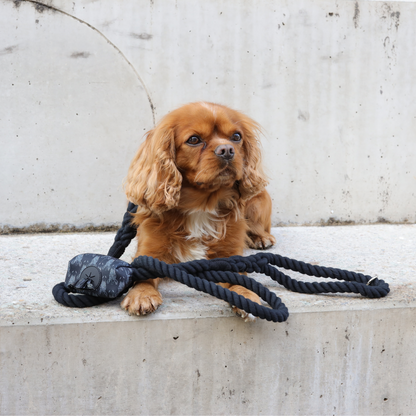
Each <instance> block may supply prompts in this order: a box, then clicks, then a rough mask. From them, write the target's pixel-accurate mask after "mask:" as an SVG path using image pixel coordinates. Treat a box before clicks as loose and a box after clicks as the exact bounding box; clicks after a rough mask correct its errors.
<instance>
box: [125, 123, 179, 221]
mask: <svg viewBox="0 0 416 416" xmlns="http://www.w3.org/2000/svg"><path fill="white" fill-rule="evenodd" d="M175 157H176V150H175V133H174V130H173V129H172V128H169V127H168V126H166V125H163V124H161V125H159V126H157V127H156V128H155V129H153V130H151V131H149V132H148V133H147V137H146V140H145V141H144V143H143V144H142V145H141V146H140V148H139V150H138V152H137V154H136V156H135V157H134V159H133V161H132V162H131V164H130V168H129V171H128V174H127V178H126V181H125V184H124V187H125V192H126V195H127V198H128V199H129V201H131V202H133V203H135V204H137V205H139V206H141V207H143V208H147V209H148V210H150V211H152V212H154V213H155V214H161V213H162V212H164V211H167V210H169V209H172V208H174V207H176V206H177V205H178V203H179V197H180V190H181V185H182V175H181V174H180V173H179V171H178V169H177V167H176V163H175Z"/></svg>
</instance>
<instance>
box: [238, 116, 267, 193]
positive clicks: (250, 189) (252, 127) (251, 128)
mask: <svg viewBox="0 0 416 416" xmlns="http://www.w3.org/2000/svg"><path fill="white" fill-rule="evenodd" d="M238 124H240V125H241V127H242V129H243V134H244V140H243V146H244V153H245V159H246V162H245V166H244V174H243V177H242V179H241V180H240V184H239V190H240V194H241V197H242V199H243V200H246V201H247V200H249V199H251V198H252V197H253V196H255V195H257V194H258V193H260V192H261V191H263V190H264V188H265V187H266V185H267V179H266V176H265V174H264V172H263V167H262V164H261V148H260V141H259V139H258V137H257V136H258V135H259V134H260V126H259V125H258V124H257V123H256V122H255V121H254V120H252V119H250V118H249V117H246V116H243V117H242V118H241V119H240V120H239V123H238Z"/></svg>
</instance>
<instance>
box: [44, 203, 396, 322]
mask: <svg viewBox="0 0 416 416" xmlns="http://www.w3.org/2000/svg"><path fill="white" fill-rule="evenodd" d="M136 209H137V206H135V205H134V204H131V203H130V204H129V207H128V211H127V212H126V214H125V215H124V219H123V224H122V227H121V228H120V230H119V231H118V232H117V234H116V237H115V242H114V244H113V246H112V247H111V248H110V251H109V255H108V256H102V255H97V254H81V255H79V256H76V257H75V258H74V259H72V260H71V261H70V263H69V267H68V273H67V279H66V281H65V283H59V284H57V285H56V286H55V287H54V288H53V290H52V293H53V295H54V297H55V299H56V300H57V301H58V302H59V303H61V304H63V305H66V306H70V307H77V308H83V307H89V306H95V305H99V304H101V303H104V302H108V301H109V300H111V299H113V298H116V297H118V296H121V295H122V294H123V293H125V292H126V291H127V290H128V289H129V288H130V287H131V286H132V285H133V284H134V282H136V281H140V280H147V279H154V278H156V277H161V276H164V277H170V278H171V279H173V280H176V281H178V282H181V283H183V284H185V285H187V286H189V287H191V288H194V289H196V290H199V291H202V292H204V293H208V294H210V295H212V296H215V297H217V298H218V299H222V300H224V301H226V302H228V303H230V304H232V305H235V306H236V307H237V308H239V309H243V310H244V311H246V312H247V313H251V314H252V315H254V316H257V317H259V318H262V319H266V320H268V321H273V322H283V321H285V320H286V319H287V318H288V316H289V312H288V310H287V308H286V306H285V305H284V304H283V303H282V301H281V299H280V298H278V297H277V296H276V295H275V294H274V293H273V292H271V291H270V290H269V289H267V288H266V287H264V286H263V285H261V284H260V283H259V282H257V281H256V280H254V279H252V278H250V277H248V276H245V275H241V274H239V273H241V272H246V273H253V272H256V273H263V274H266V275H268V276H269V277H271V278H272V279H273V280H275V281H276V282H278V283H279V284H281V285H282V286H284V287H285V288H287V289H289V290H291V291H294V292H299V293H308V294H315V293H357V294H358V293H359V294H361V295H362V296H365V297H369V298H380V297H384V296H386V295H387V294H388V293H389V291H390V289H389V285H388V284H387V283H386V282H384V281H383V280H381V279H377V278H372V277H370V276H366V275H363V274H361V273H354V272H351V271H347V270H341V269H335V268H329V267H321V266H315V265H311V264H308V263H304V262H301V261H297V260H293V259H289V258H287V257H283V256H280V255H278V254H273V253H257V254H255V255H252V256H248V257H243V256H232V257H229V258H224V259H213V260H195V261H190V262H186V263H178V264H167V263H164V262H162V261H160V260H158V259H154V258H152V257H147V256H139V257H137V258H136V259H134V260H133V262H132V263H131V264H129V263H126V262H123V261H121V260H117V259H116V258H115V257H117V256H121V254H122V253H124V250H125V248H126V247H127V246H128V244H129V243H130V241H131V240H132V239H133V238H134V236H135V234H136V229H135V227H134V226H132V225H131V223H130V220H131V214H130V212H135V211H136ZM133 231H134V235H133ZM274 266H277V267H281V268H284V269H286V270H293V271H296V272H299V273H301V274H304V275H308V276H315V277H324V278H332V279H336V280H339V281H340V282H328V283H326V282H321V283H318V282H313V283H309V282H302V281H298V280H295V279H293V278H291V277H289V276H287V275H285V274H284V273H283V272H281V271H280V270H278V269H277V268H276V267H274ZM103 282H104V283H103ZM220 282H226V283H231V284H232V285H234V284H235V285H240V286H244V287H246V288H247V289H249V290H251V291H253V292H254V293H256V294H257V295H258V296H260V297H261V298H262V299H263V300H264V301H265V302H266V303H267V304H268V305H269V306H270V308H269V307H265V306H263V305H259V304H257V303H255V302H252V301H251V300H249V299H246V298H245V297H243V296H241V295H238V294H237V293H235V292H233V291H230V290H229V289H225V288H223V287H221V286H219V285H217V284H216V283H220ZM103 287H104V289H103ZM70 292H78V293H82V294H77V295H70V294H69V293H70ZM89 293H93V294H94V295H93V296H92V295H90V294H89Z"/></svg>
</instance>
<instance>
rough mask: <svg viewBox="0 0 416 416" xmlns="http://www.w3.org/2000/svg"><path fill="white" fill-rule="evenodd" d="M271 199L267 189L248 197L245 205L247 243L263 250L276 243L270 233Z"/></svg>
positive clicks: (251, 246)
mask: <svg viewBox="0 0 416 416" xmlns="http://www.w3.org/2000/svg"><path fill="white" fill-rule="evenodd" d="M271 214H272V200H271V198H270V195H269V194H268V192H267V191H263V192H261V193H259V194H258V195H256V196H255V197H253V198H252V199H250V200H249V201H248V202H247V205H246V212H245V215H246V222H247V226H248V230H247V238H246V241H247V245H248V247H250V248H254V249H256V250H265V249H267V248H269V247H271V246H272V245H273V244H275V243H276V240H275V238H274V237H273V236H272V235H271V234H270V228H271Z"/></svg>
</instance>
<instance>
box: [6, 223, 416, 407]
mask: <svg viewBox="0 0 416 416" xmlns="http://www.w3.org/2000/svg"><path fill="white" fill-rule="evenodd" d="M273 234H274V235H275V237H276V239H277V244H276V246H275V247H273V249H272V250H271V251H273V252H276V253H279V254H281V255H285V256H288V257H292V258H296V259H299V260H304V261H306V262H310V263H318V264H320V265H326V266H332V267H338V268H345V269H348V270H353V271H360V272H363V273H365V274H369V275H372V276H375V275H377V276H378V277H379V278H381V279H384V280H385V281H387V282H388V283H389V284H390V287H391V293H390V294H389V295H388V296H387V297H386V298H383V299H378V300H370V299H364V298H362V297H360V296H357V295H300V294H297V293H291V292H289V291H287V290H286V289H284V288H282V287H280V286H279V285H278V284H276V283H275V282H273V281H270V280H268V278H267V277H264V276H257V275H254V277H255V278H256V279H258V280H259V281H261V282H262V283H264V284H266V285H267V286H268V287H269V288H270V289H271V290H273V291H275V292H276V294H277V295H278V296H280V297H281V298H282V300H283V302H284V303H285V304H286V305H287V306H288V308H289V310H290V316H289V319H288V321H287V322H285V323H282V324H274V323H269V322H265V321H260V320H258V321H256V322H254V323H251V324H246V323H244V322H243V321H242V320H241V319H239V318H237V317H235V316H233V314H232V313H231V311H230V307H229V306H228V305H227V304H226V303H224V302H222V301H219V300H217V299H215V298H212V297H210V296H208V295H204V294H199V293H197V292H195V291H194V290H193V289H189V288H187V287H185V286H182V285H180V284H177V283H176V282H166V283H164V284H162V286H161V292H162V294H163V298H164V304H163V305H162V306H161V307H160V309H159V310H158V311H157V312H156V313H154V314H153V315H151V316H147V317H135V316H131V317H130V316H128V315H127V314H126V313H125V312H124V311H122V310H121V309H120V307H119V301H113V302H110V303H109V304H105V305H101V306H98V307H94V308H90V309H82V310H77V309H70V308H66V307H63V306H61V305H59V304H57V303H56V302H55V301H54V300H53V298H52V295H51V288H52V287H53V285H54V284H56V283H58V282H60V281H63V280H64V276H65V272H66V267H67V262H68V260H69V259H70V258H72V257H73V256H75V255H76V254H79V253H83V252H97V253H106V252H107V250H108V248H109V246H110V245H111V242H112V240H113V237H114V234H109V233H100V234H59V235H58V234H55V235H51V234H49V235H24V236H3V237H1V238H0V273H1V274H0V275H1V280H0V285H1V286H0V319H1V321H0V322H1V326H0V332H1V333H0V339H1V343H0V394H1V397H0V412H1V414H19V415H20V414H22V415H23V414H26V415H29V414H30V415H33V414H74V415H75V414H118V415H121V414H298V415H304V414H313V415H322V414H328V415H329V414H337V415H352V414H354V415H370V414H371V415H381V414H385V415H387V414H388V415H390V414H402V415H405V414H414V409H415V408H416V403H415V401H416V398H415V396H414V380H413V379H414V374H415V370H416V355H415V352H414V347H413V346H414V345H415V343H416V331H415V325H416V322H415V318H416V312H415V311H416V309H415V306H416V278H415V269H416V265H415V258H414V253H415V251H416V225H373V226H351V227H304V228H275V229H273ZM132 250H133V248H131V249H129V252H130V253H127V254H126V255H125V256H124V258H125V259H126V260H128V259H129V256H131V252H132ZM247 253H249V252H247ZM297 278H300V279H303V280H311V279H309V278H303V277H299V276H297Z"/></svg>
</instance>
